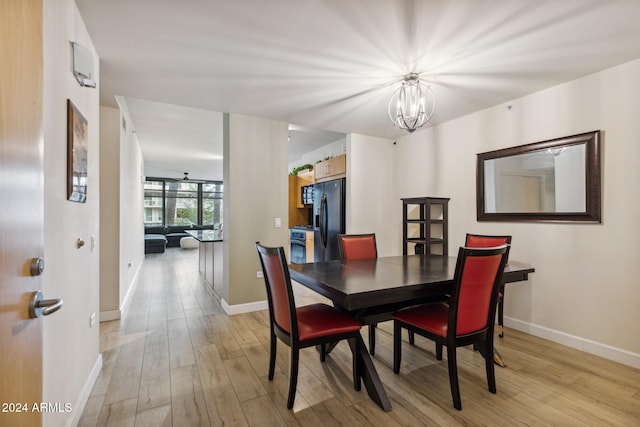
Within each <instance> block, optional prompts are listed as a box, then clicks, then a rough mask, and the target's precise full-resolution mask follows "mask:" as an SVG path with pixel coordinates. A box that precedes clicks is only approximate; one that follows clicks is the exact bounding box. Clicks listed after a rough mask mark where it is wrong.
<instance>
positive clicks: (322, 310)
mask: <svg viewBox="0 0 640 427" xmlns="http://www.w3.org/2000/svg"><path fill="white" fill-rule="evenodd" d="M256 249H257V250H258V256H259V258H260V264H261V265H262V272H263V273H264V281H265V285H266V287H267V301H268V303H269V320H270V322H269V323H270V329H271V333H270V337H271V348H270V353H269V381H271V380H273V374H274V370H275V366H276V345H277V338H280V340H281V341H282V342H284V343H285V344H286V345H288V346H289V347H290V348H291V370H290V373H289V397H288V399H287V409H291V408H293V402H294V400H295V397H296V387H297V383H298V364H299V356H300V355H299V353H300V349H301V348H306V347H313V346H318V345H319V346H322V348H323V350H322V351H321V360H322V361H324V358H325V355H326V353H325V351H324V346H326V345H327V344H329V343H334V342H337V341H341V340H343V339H346V340H349V341H350V342H351V346H352V349H353V351H352V352H353V362H352V365H353V387H354V388H355V389H356V390H360V388H361V375H360V371H359V369H360V368H359V363H357V356H356V355H357V354H358V351H359V348H360V344H359V342H360V340H359V339H358V338H359V334H360V328H361V326H360V323H359V322H358V321H356V320H355V319H353V318H352V317H350V316H349V315H347V314H345V313H343V312H341V311H338V310H337V309H335V308H334V307H331V306H329V305H326V304H320V303H318V304H311V305H306V306H303V307H297V308H296V306H295V300H294V298H293V288H292V287H291V277H290V276H289V269H288V267H287V260H286V258H285V254H284V248H282V247H276V248H270V247H266V246H262V245H261V244H260V242H256Z"/></svg>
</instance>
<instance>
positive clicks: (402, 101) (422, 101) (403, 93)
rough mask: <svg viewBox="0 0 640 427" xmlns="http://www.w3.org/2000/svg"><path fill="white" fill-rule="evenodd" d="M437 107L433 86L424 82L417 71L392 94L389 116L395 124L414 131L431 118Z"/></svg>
mask: <svg viewBox="0 0 640 427" xmlns="http://www.w3.org/2000/svg"><path fill="white" fill-rule="evenodd" d="M435 109H436V98H435V96H434V95H433V91H432V90H431V87H430V86H429V85H426V84H424V83H422V82H421V81H420V78H419V77H418V74H417V73H411V74H407V75H406V76H404V79H403V80H402V85H401V86H400V87H399V88H398V89H397V90H396V91H395V92H394V93H393V96H391V100H390V101H389V118H390V119H391V121H392V122H393V124H394V125H395V126H397V127H399V128H401V129H405V130H407V131H408V132H413V131H414V130H416V129H418V128H419V127H421V126H423V125H424V124H425V123H427V122H428V121H429V120H430V119H431V116H433V112H434V111H435Z"/></svg>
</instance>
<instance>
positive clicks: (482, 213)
mask: <svg viewBox="0 0 640 427" xmlns="http://www.w3.org/2000/svg"><path fill="white" fill-rule="evenodd" d="M575 145H584V146H585V148H586V150H585V181H586V182H585V187H584V188H585V191H586V195H585V196H586V200H585V202H586V203H585V205H586V209H585V211H584V212H486V203H485V202H486V201H485V195H486V193H485V162H486V161H487V160H492V159H500V158H504V157H511V156H517V155H522V154H526V153H535V152H540V151H545V150H550V149H559V148H563V147H570V146H575ZM600 145H601V143H600V131H593V132H587V133H583V134H579V135H573V136H568V137H563V138H557V139H552V140H548V141H541V142H535V143H533V144H526V145H520V146H517V147H511V148H505V149H501V150H495V151H489V152H486V153H479V154H478V155H477V167H476V209H477V219H478V221H505V222H514V221H550V222H594V223H600V222H601V214H600V203H601V182H600V179H601V178H600V176H601V175H600Z"/></svg>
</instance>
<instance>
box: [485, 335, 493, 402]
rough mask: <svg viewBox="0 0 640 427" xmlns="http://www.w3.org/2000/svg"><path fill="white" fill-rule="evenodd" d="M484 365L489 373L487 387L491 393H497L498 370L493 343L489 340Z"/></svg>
mask: <svg viewBox="0 0 640 427" xmlns="http://www.w3.org/2000/svg"><path fill="white" fill-rule="evenodd" d="M483 346H484V354H485V355H486V356H485V358H484V365H485V368H486V371H487V386H488V388H489V391H490V392H491V393H494V394H495V393H496V369H495V364H494V362H493V361H494V359H493V342H492V341H490V340H489V339H487V340H486V341H485V342H484V343H483Z"/></svg>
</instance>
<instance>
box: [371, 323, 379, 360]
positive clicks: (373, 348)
mask: <svg viewBox="0 0 640 427" xmlns="http://www.w3.org/2000/svg"><path fill="white" fill-rule="evenodd" d="M377 327H378V325H377V324H376V323H374V324H373V325H369V354H370V355H372V356H374V355H375V353H376V328H377Z"/></svg>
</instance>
